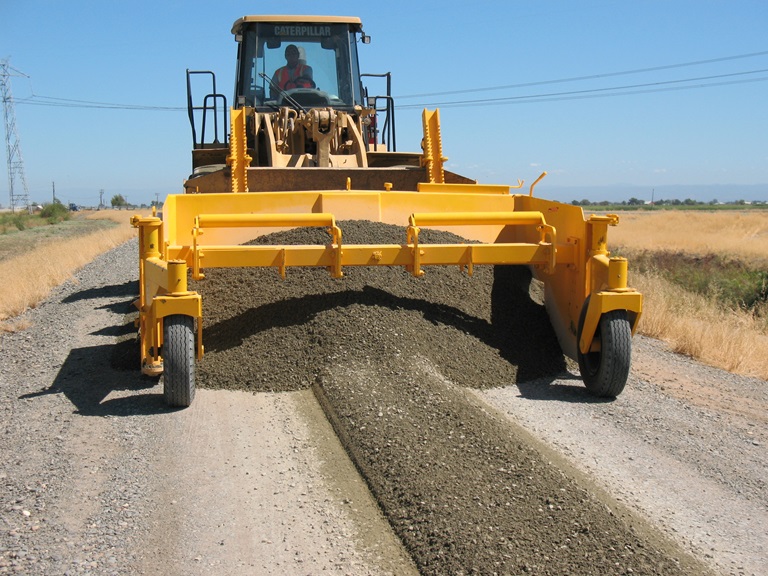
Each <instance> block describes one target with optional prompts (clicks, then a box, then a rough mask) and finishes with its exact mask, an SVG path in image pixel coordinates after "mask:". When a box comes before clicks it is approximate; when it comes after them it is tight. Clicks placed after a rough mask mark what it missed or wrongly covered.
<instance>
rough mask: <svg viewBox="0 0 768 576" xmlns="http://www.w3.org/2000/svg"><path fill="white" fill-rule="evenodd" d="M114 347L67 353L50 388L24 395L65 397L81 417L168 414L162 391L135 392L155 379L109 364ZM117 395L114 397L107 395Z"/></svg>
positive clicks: (81, 349) (144, 388) (149, 386)
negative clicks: (118, 368)
mask: <svg viewBox="0 0 768 576" xmlns="http://www.w3.org/2000/svg"><path fill="white" fill-rule="evenodd" d="M113 353H114V345H109V344H104V345H100V346H86V347H83V348H73V349H72V350H70V352H69V355H68V356H67V359H66V360H65V361H64V364H63V365H62V366H61V369H60V370H59V372H58V374H57V375H56V378H55V379H54V380H53V382H52V383H51V385H50V387H48V388H46V389H44V390H41V391H39V392H33V393H31V394H25V395H23V396H21V398H35V397H38V396H44V395H47V394H64V395H65V396H66V397H67V399H68V400H69V401H70V402H72V404H73V405H74V406H75V408H76V410H75V412H76V413H77V414H80V415H82V416H135V415H142V414H143V415H149V414H158V413H163V412H167V411H168V408H167V406H166V405H165V403H164V402H163V395H162V392H159V393H155V392H145V393H138V392H140V391H142V390H145V391H146V390H149V389H151V388H154V387H155V386H156V385H157V382H158V380H157V378H148V377H145V376H139V375H138V371H132V372H123V371H119V370H115V369H114V368H112V366H111V365H110V363H111V358H112V356H113ZM115 393H117V394H118V395H117V396H116V397H114V398H109V397H110V395H112V394H115Z"/></svg>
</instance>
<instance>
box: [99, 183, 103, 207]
mask: <svg viewBox="0 0 768 576" xmlns="http://www.w3.org/2000/svg"><path fill="white" fill-rule="evenodd" d="M103 207H104V188H102V189H101V190H99V210H101V209H102V208H103Z"/></svg>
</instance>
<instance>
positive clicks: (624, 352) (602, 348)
mask: <svg viewBox="0 0 768 576" xmlns="http://www.w3.org/2000/svg"><path fill="white" fill-rule="evenodd" d="M588 304H589V298H587V300H586V302H584V308H583V309H582V311H581V317H580V318H579V333H578V338H579V340H581V330H582V328H583V326H584V318H585V317H586V313H587V305H588ZM595 340H596V344H597V346H596V348H597V350H594V351H590V352H587V353H586V354H582V353H581V350H578V359H579V369H580V370H581V377H582V379H583V380H584V384H585V385H586V387H587V390H589V391H590V392H591V393H592V394H595V395H596V396H600V397H604V398H615V397H616V396H618V395H619V394H621V392H622V391H623V390H624V386H626V384H627V378H629V366H630V362H631V358H632V329H631V327H630V325H629V320H627V312H626V310H613V311H611V312H607V313H605V314H603V315H602V316H601V317H600V323H599V324H598V326H597V331H596V332H595Z"/></svg>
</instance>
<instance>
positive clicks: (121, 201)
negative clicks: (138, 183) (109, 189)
mask: <svg viewBox="0 0 768 576" xmlns="http://www.w3.org/2000/svg"><path fill="white" fill-rule="evenodd" d="M127 205H128V202H126V201H125V198H123V195H122V194H115V195H114V196H112V208H122V207H123V206H127Z"/></svg>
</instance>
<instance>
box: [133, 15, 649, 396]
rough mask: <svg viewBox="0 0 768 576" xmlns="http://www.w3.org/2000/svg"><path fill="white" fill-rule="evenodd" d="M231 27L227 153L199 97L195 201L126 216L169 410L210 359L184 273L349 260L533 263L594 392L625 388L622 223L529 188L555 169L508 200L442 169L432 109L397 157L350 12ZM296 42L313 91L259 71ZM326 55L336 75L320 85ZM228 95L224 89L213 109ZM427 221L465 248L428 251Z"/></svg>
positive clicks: (151, 349)
mask: <svg viewBox="0 0 768 576" xmlns="http://www.w3.org/2000/svg"><path fill="white" fill-rule="evenodd" d="M233 33H234V34H235V37H236V39H237V41H238V45H239V55H238V62H239V63H240V68H239V71H238V80H237V83H236V95H235V101H236V102H237V103H238V104H237V105H236V106H235V107H233V108H232V109H231V110H230V124H229V144H228V145H222V144H221V143H220V141H219V139H218V136H217V135H215V136H214V138H213V141H212V142H207V143H206V142H204V141H203V139H201V140H200V142H198V141H197V137H196V135H195V134H196V132H195V119H194V114H195V113H196V112H200V111H202V114H203V121H202V125H203V130H204V129H205V128H204V127H205V122H206V116H205V115H206V114H207V113H209V112H210V109H209V108H208V107H206V106H203V107H202V108H197V107H195V106H193V105H192V99H191V96H189V97H188V101H189V110H190V121H191V122H192V127H193V137H194V139H195V142H194V149H193V170H194V172H193V175H192V177H190V178H189V179H188V180H187V181H186V183H185V193H184V194H172V195H169V196H168V197H167V199H166V201H165V204H164V206H163V217H162V220H161V219H160V218H159V217H157V216H156V215H155V216H152V217H147V218H140V217H138V216H135V217H134V218H133V219H132V223H133V225H134V226H135V227H137V228H138V231H139V262H140V264H139V272H140V297H139V300H138V301H137V307H138V308H139V311H140V317H139V328H140V335H141V362H142V370H143V371H144V372H145V373H147V374H159V373H163V375H164V391H165V398H166V401H167V402H168V403H169V404H170V405H174V406H188V405H189V404H190V403H191V402H192V399H193V398H194V390H195V384H194V369H195V357H197V358H200V357H202V355H203V351H204V348H203V343H202V302H201V297H200V295H199V294H197V293H196V292H190V291H189V290H188V286H187V276H188V273H189V274H191V276H192V278H194V279H195V280H201V279H203V278H204V277H205V270H206V269H209V268H227V267H244V266H253V267H272V268H275V269H276V272H277V273H279V274H280V275H281V276H282V277H283V278H285V277H286V275H287V274H288V269H289V268H291V267H295V266H312V267H323V268H327V269H328V271H329V273H330V274H331V276H333V277H334V278H338V279H340V280H339V281H342V282H343V276H344V270H345V268H349V267H352V266H402V267H403V268H404V269H405V270H406V271H407V272H409V273H411V274H413V275H414V276H416V277H420V276H422V275H423V274H425V273H428V268H429V267H430V266H456V267H457V268H459V269H461V270H463V271H465V272H466V273H468V274H470V275H471V274H472V273H473V269H474V267H475V266H477V265H518V266H519V265H525V266H529V267H530V269H531V270H532V273H533V275H534V277H535V278H537V279H538V280H540V281H541V282H542V283H543V286H544V295H545V304H546V307H547V310H548V313H549V316H550V319H551V322H552V325H553V327H554V329H555V331H556V333H557V336H558V340H559V342H560V345H561V347H562V349H563V351H564V353H565V354H566V355H568V356H569V357H571V358H574V359H577V360H578V362H579V366H580V369H581V374H582V378H583V380H584V382H585V384H586V386H587V388H588V389H589V390H590V391H592V392H593V393H595V394H597V395H600V396H616V395H618V394H619V393H620V392H621V391H622V390H623V388H624V386H625V384H626V381H627V378H628V374H629V366H630V358H631V337H632V335H633V334H634V332H635V329H636V328H637V323H638V320H639V318H640V313H641V310H642V295H641V294H640V293H639V292H637V291H636V290H634V289H632V288H629V287H628V286H627V261H626V260H625V259H623V258H613V257H610V255H609V252H608V248H607V232H608V227H609V226H615V225H616V224H618V221H619V219H618V216H616V215H601V216H598V215H592V216H589V217H588V218H585V217H584V214H583V212H582V209H581V208H580V207H578V206H572V205H569V204H563V203H559V202H553V201H548V200H544V199H540V198H537V197H536V196H534V187H535V185H536V183H538V182H539V180H540V179H541V177H543V176H544V175H545V174H546V173H544V174H542V175H541V177H540V178H539V179H538V180H536V181H535V182H534V183H533V185H531V187H530V190H529V192H528V194H512V193H511V188H520V187H522V184H523V183H522V181H518V183H517V185H516V186H514V187H511V186H499V185H481V184H477V183H476V182H475V181H472V180H470V179H468V178H465V177H462V176H459V175H457V174H453V173H451V172H449V171H447V170H445V168H444V162H445V160H446V159H445V158H444V156H443V151H442V142H441V137H440V121H439V113H438V111H426V110H425V111H424V114H423V129H424V138H423V141H422V152H421V153H419V154H412V153H400V152H396V151H395V142H394V129H393V122H394V118H393V116H394V107H393V106H392V99H391V96H390V95H389V93H388V94H387V96H386V97H372V96H370V95H368V94H367V93H366V94H365V97H363V96H362V94H363V92H364V90H363V88H362V85H361V84H360V83H359V76H360V75H359V74H357V73H356V70H357V53H356V42H349V40H348V38H349V36H350V35H351V36H353V37H357V36H358V35H360V36H359V37H360V39H361V40H362V42H363V43H368V40H369V39H368V37H367V36H365V35H364V34H363V33H362V28H361V24H360V21H359V20H358V19H356V18H338V17H308V16H302V17H291V16H249V17H245V18H242V19H240V20H238V21H237V22H236V23H235V25H234V27H233ZM286 45H287V47H286ZM297 45H298V46H297ZM291 46H293V48H297V47H298V48H303V49H305V52H306V54H307V55H312V56H313V57H314V58H316V59H317V62H318V65H317V68H316V70H315V71H314V73H313V74H314V76H313V77H311V78H313V79H311V80H310V81H309V82H307V84H306V86H304V87H298V88H285V87H283V86H280V85H278V82H277V80H275V79H276V78H280V75H279V73H278V72H275V75H274V76H272V77H271V78H270V76H268V75H267V74H265V73H259V71H260V70H268V69H270V66H276V65H277V64H278V63H279V62H278V60H277V59H276V58H275V55H274V54H273V55H272V58H273V60H272V61H269V60H268V53H269V52H270V50H272V51H277V50H280V53H282V49H283V48H285V53H286V55H288V54H289V52H290V51H291V50H292V49H291ZM323 51H327V52H329V54H324V53H323ZM286 57H287V56H286ZM323 58H325V60H323ZM289 62H290V61H289ZM320 62H325V65H326V66H327V67H329V68H331V69H332V70H331V72H330V73H326V75H325V76H322V75H321V73H322V72H323V71H322V69H321V68H320V65H319V63H320ZM334 66H335V68H334ZM341 72H344V73H343V74H342V73H341ZM193 74H196V73H195V72H189V71H188V76H187V79H188V95H189V94H190V92H189V88H190V77H191V75H193ZM207 74H210V73H207ZM334 75H335V76H334ZM334 77H336V78H346V79H347V81H349V79H350V78H351V79H352V82H351V84H352V85H351V86H347V85H345V84H344V82H343V81H342V80H339V81H336V83H334V82H333V80H332V79H333V78H334ZM320 78H323V80H320ZM315 80H317V81H318V82H317V84H316V83H315ZM320 81H322V82H324V83H325V82H330V83H331V85H332V89H331V90H332V91H329V90H327V89H326V90H323V89H321V87H320V86H319V82H320ZM268 93H269V95H268ZM219 97H220V98H222V99H223V97H222V96H221V95H218V94H216V93H215V81H214V93H213V94H210V95H208V96H206V101H208V100H209V99H210V100H214V101H215V100H216V98H219ZM379 99H381V100H383V101H384V102H385V107H384V108H379V107H378V104H377V101H378V100H379ZM213 112H214V114H215V110H214V111H213ZM382 118H384V123H383V124H382V122H381V120H382ZM382 125H383V126H385V127H386V126H388V128H381V126H382ZM379 136H382V142H379V141H378V140H379ZM224 140H226V138H224ZM345 220H366V221H372V222H382V223H387V224H395V225H401V226H404V227H405V233H404V236H403V240H402V243H400V244H387V245H359V244H345V243H344V231H343V229H342V228H341V227H340V226H339V224H338V223H339V222H342V221H345ZM307 226H309V227H321V228H325V229H326V230H327V231H328V242H327V243H326V244H324V245H304V246H296V245H273V246H268V245H243V242H246V241H248V240H250V239H252V238H254V237H256V236H259V235H262V234H265V233H268V232H271V231H274V230H275V229H289V228H295V227H307ZM423 228H435V229H440V230H445V231H448V232H452V233H454V234H456V235H458V236H460V237H462V238H465V239H467V240H468V242H466V243H459V244H425V243H423V242H422V241H421V240H420V231H421V230H422V229H423ZM457 273H459V272H457ZM287 281H290V279H288V280H287ZM513 305H514V303H513V302H510V306H513ZM195 324H196V325H197V329H196V330H195Z"/></svg>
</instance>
